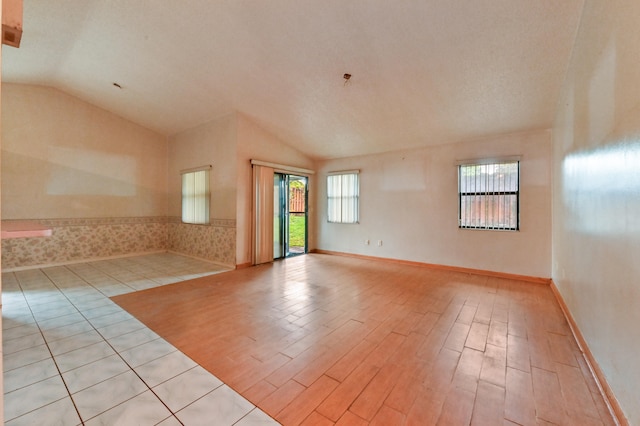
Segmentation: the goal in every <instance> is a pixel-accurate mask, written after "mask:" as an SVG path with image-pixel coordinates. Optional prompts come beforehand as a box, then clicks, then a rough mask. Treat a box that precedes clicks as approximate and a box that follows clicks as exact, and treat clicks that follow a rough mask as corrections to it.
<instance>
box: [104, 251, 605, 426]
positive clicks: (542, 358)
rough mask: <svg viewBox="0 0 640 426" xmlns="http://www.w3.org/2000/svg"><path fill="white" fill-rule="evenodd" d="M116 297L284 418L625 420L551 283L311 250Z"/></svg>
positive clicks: (354, 421) (289, 421)
mask: <svg viewBox="0 0 640 426" xmlns="http://www.w3.org/2000/svg"><path fill="white" fill-rule="evenodd" d="M113 300H114V301H115V302H117V303H118V304H120V305H121V306H122V307H123V308H125V309H126V310H128V311H129V312H130V313H132V314H133V315H135V316H136V317H137V318H138V319H140V320H141V321H143V322H144V323H145V324H147V326H148V327H150V328H151V329H153V330H154V331H155V332H157V333H158V334H160V335H161V336H162V337H164V338H165V339H167V340H168V341H169V342H171V343H172V344H173V345H175V346H176V347H178V348H179V349H180V350H182V351H183V352H184V353H185V354H187V355H188V356H189V357H191V358H192V359H193V360H194V361H196V362H197V363H198V364H200V365H201V366H203V367H204V368H206V369H207V370H209V371H210V372H211V373H213V374H214V375H216V376H217V377H218V378H220V379H221V380H222V381H224V382H225V383H226V384H228V385H229V386H231V387H232V388H233V389H235V390H236V391H238V392H239V393H241V394H242V395H243V396H244V397H245V398H247V399H248V400H249V401H251V402H253V403H254V404H256V405H257V406H258V407H260V408H261V409H262V410H264V411H265V412H266V413H268V414H269V415H271V416H272V417H273V418H274V419H276V420H277V421H278V422H280V423H282V424H284V425H333V424H335V425H341V426H342V425H366V424H371V425H436V424H441V425H468V424H472V425H502V424H504V425H513V424H519V425H534V424H539V425H549V424H556V425H611V424H614V423H613V420H612V418H611V417H610V415H609V413H608V411H607V408H606V404H605V402H604V400H603V399H602V397H601V396H600V394H599V392H598V388H597V385H596V383H595V382H594V380H593V377H592V376H591V374H590V372H589V369H588V367H587V365H586V364H585V361H584V359H583V357H582V354H581V353H580V350H579V348H578V346H577V344H576V342H575V340H574V338H573V337H572V335H571V332H570V329H569V327H568V325H567V322H566V321H565V319H564V317H563V315H562V312H561V310H560V307H559V306H558V304H557V302H556V300H555V299H554V296H553V294H552V292H551V289H550V288H549V287H548V286H545V285H540V284H531V283H525V282H520V281H514V280H507V279H500V278H492V277H487V276H480V275H472V274H464V273H457V272H447V271H440V270H433V269H428V268H421V267H416V266H407V265H399V264H393V263H386V262H375V261H370V260H362V259H354V258H347V257H339V256H329V255H319V254H313V255H306V256H299V257H295V258H291V259H287V260H284V261H280V262H275V263H273V264H269V265H263V266H257V267H253V268H247V269H242V270H238V271H233V272H228V273H223V274H219V275H214V276H211V277H205V278H200V279H196V280H192V281H187V282H183V283H179V284H173V285H167V286H164V287H159V288H155V289H150V290H145V291H140V292H136V293H131V294H127V295H122V296H117V297H114V298H113Z"/></svg>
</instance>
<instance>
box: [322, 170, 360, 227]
mask: <svg viewBox="0 0 640 426" xmlns="http://www.w3.org/2000/svg"><path fill="white" fill-rule="evenodd" d="M359 198H360V183H359V179H358V172H357V171H349V172H336V173H331V174H329V176H327V218H328V220H329V222H331V223H358V219H359Z"/></svg>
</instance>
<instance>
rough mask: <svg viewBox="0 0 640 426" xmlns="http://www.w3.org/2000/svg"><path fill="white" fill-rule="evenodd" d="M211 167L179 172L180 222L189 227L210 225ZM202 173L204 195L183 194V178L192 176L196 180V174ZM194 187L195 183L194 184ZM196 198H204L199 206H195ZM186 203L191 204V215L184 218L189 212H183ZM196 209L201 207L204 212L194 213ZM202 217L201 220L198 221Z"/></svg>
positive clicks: (194, 193) (194, 192)
mask: <svg viewBox="0 0 640 426" xmlns="http://www.w3.org/2000/svg"><path fill="white" fill-rule="evenodd" d="M211 168H212V167H211V165H207V166H201V167H195V168H191V169H186V170H181V171H180V180H181V189H180V193H181V199H182V201H181V222H182V223H185V224H189V225H208V224H210V223H211ZM201 172H204V176H205V178H204V179H202V180H201V184H204V194H198V193H196V191H195V190H194V191H192V192H191V193H185V178H188V176H189V175H193V178H194V179H195V178H196V174H197V173H201ZM194 185H195V183H194ZM198 198H204V202H201V203H200V205H196V204H197V202H198ZM187 202H193V204H194V205H193V206H192V207H193V208H192V210H193V211H192V212H191V213H192V215H190V216H189V217H186V215H187V214H188V213H189V211H185V210H186V209H185V205H186V203H187ZM198 207H202V208H203V209H204V211H196V210H197V208H198ZM199 217H202V219H199Z"/></svg>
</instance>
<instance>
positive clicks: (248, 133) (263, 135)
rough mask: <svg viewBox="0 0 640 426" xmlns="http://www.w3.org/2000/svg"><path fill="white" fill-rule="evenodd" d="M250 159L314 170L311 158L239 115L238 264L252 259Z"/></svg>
mask: <svg viewBox="0 0 640 426" xmlns="http://www.w3.org/2000/svg"><path fill="white" fill-rule="evenodd" d="M251 160H261V161H268V162H272V163H277V164H283V165H287V166H293V167H301V168H305V169H310V170H314V167H315V164H314V162H313V160H312V159H311V158H310V157H308V156H306V155H305V154H303V153H302V152H300V151H298V150H297V149H296V148H295V147H294V146H292V145H289V144H286V143H285V142H283V141H282V140H280V139H278V138H277V137H276V136H274V135H272V134H271V133H269V132H267V131H266V130H264V129H263V128H262V127H260V126H259V125H257V124H256V123H255V122H254V121H252V120H251V119H250V118H249V117H247V116H245V115H243V114H238V158H237V169H238V194H237V195H238V198H237V206H238V216H237V239H236V241H237V242H236V262H237V264H239V265H242V264H246V263H248V262H250V261H251V196H252V181H251ZM314 179H315V177H314V176H311V177H310V182H309V188H310V189H309V224H308V226H309V231H310V235H309V245H310V247H314V241H315V240H314V233H313V230H314V228H315V226H314V225H315V220H314V217H315V208H314V205H313V200H314V196H313V194H314V191H315V189H314V185H315V183H314V182H315V181H314Z"/></svg>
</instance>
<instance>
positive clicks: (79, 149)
mask: <svg viewBox="0 0 640 426" xmlns="http://www.w3.org/2000/svg"><path fill="white" fill-rule="evenodd" d="M2 121H3V126H2V140H3V144H2V218H3V219H42V218H81V217H82V218H87V217H90V218H91V217H137V216H164V215H166V182H167V179H166V165H167V142H166V139H165V138H164V137H163V136H161V135H158V134H156V133H154V132H152V131H150V130H147V129H145V128H143V127H141V126H139V125H136V124H134V123H131V122H129V121H127V120H124V119H122V118H120V117H118V116H116V115H114V114H111V113H109V112H107V111H105V110H102V109H100V108H97V107H95V106H93V105H90V104H88V103H86V102H83V101H81V100H79V99H77V98H75V97H72V96H70V95H67V94H65V93H62V92H60V91H58V90H55V89H52V88H45V87H40V86H29V85H19V84H3V89H2Z"/></svg>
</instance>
